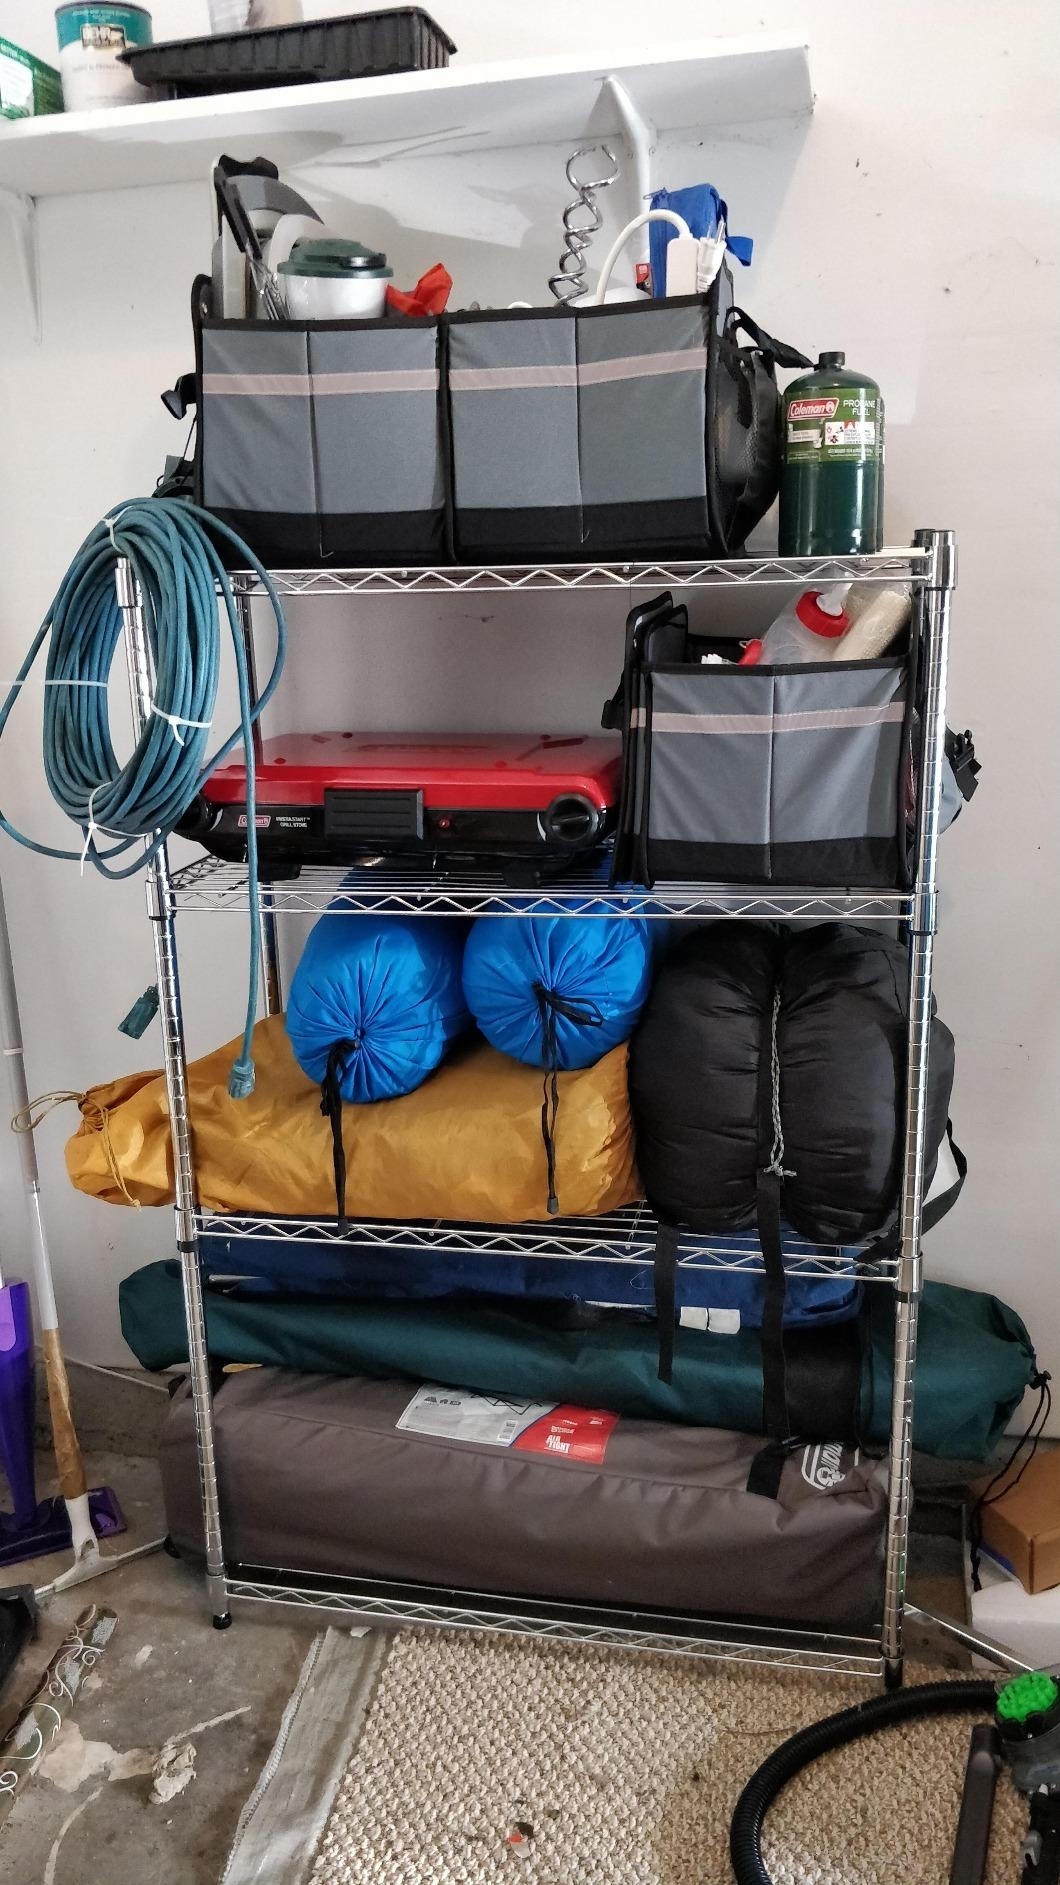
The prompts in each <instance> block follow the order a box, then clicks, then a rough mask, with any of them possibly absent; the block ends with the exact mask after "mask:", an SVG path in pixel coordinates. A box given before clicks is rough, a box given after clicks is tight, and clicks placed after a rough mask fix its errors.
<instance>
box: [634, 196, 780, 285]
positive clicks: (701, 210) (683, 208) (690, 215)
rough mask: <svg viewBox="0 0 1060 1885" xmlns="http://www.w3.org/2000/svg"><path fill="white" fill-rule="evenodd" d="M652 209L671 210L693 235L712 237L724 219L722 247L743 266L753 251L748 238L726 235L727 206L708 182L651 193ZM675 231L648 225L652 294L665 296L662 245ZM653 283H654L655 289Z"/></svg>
mask: <svg viewBox="0 0 1060 1885" xmlns="http://www.w3.org/2000/svg"><path fill="white" fill-rule="evenodd" d="M651 208H652V209H672V210H674V211H675V212H676V214H677V215H678V216H683V217H684V219H685V221H686V223H687V224H688V227H689V228H690V230H691V231H692V234H693V235H694V236H716V235H717V233H718V224H719V222H720V221H721V219H722V217H724V219H725V247H726V249H727V250H728V252H729V254H730V255H734V256H735V257H736V260H737V261H738V262H742V263H743V265H744V267H745V268H746V267H747V264H748V263H749V262H750V260H751V251H752V249H753V248H754V243H753V242H752V240H751V238H750V236H733V235H730V234H729V208H728V204H727V203H726V202H725V201H724V199H723V198H722V197H720V196H719V195H718V192H717V190H715V189H714V187H713V185H712V184H709V183H692V184H689V185H688V187H687V189H684V190H653V191H652V198H651ZM676 234H677V231H676V229H675V228H674V226H673V224H672V223H649V224H648V256H649V259H650V261H651V279H652V294H653V295H654V296H662V295H664V294H665V293H666V245H667V243H668V242H672V241H673V239H674V237H675V236H676ZM656 284H658V285H657V286H656Z"/></svg>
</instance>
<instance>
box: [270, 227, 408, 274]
mask: <svg viewBox="0 0 1060 1885" xmlns="http://www.w3.org/2000/svg"><path fill="white" fill-rule="evenodd" d="M278 272H279V273H280V274H281V275H331V276H338V277H340V278H345V279H346V280H349V279H350V278H351V277H352V278H353V279H354V280H355V281H379V280H380V279H382V278H384V277H386V276H390V275H392V274H393V273H394V271H393V269H392V268H388V267H387V265H386V256H385V255H384V254H383V253H382V252H381V250H379V249H366V248H365V246H364V244H363V242H350V241H348V240H347V238H346V237H345V236H316V237H314V236H303V237H302V238H301V239H300V241H298V242H296V243H295V245H294V248H293V249H292V250H291V253H290V255H289V256H288V258H287V260H286V262H281V263H280V267H279V271H278Z"/></svg>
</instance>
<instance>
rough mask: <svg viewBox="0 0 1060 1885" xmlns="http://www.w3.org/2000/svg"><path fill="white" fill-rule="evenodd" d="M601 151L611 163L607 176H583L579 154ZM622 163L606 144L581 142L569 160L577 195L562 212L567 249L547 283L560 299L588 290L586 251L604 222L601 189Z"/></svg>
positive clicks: (557, 298)
mask: <svg viewBox="0 0 1060 1885" xmlns="http://www.w3.org/2000/svg"><path fill="white" fill-rule="evenodd" d="M593 151H602V152H603V154H604V156H605V157H606V158H607V161H608V163H609V164H610V166H611V170H610V174H609V175H608V176H606V177H592V178H585V179H583V178H580V177H578V176H577V175H576V173H575V169H574V166H575V164H576V163H577V162H578V159H579V157H589V156H591V154H592V152H593ZM618 172H619V164H618V159H617V158H616V156H615V154H614V152H613V151H612V150H610V149H609V148H608V146H607V145H606V144H581V145H579V147H578V149H577V150H576V151H572V152H571V154H570V156H569V157H568V159H567V182H568V183H569V184H570V187H571V189H572V190H577V192H578V194H577V196H576V197H575V198H574V201H573V202H572V203H568V204H567V207H566V209H565V210H564V212H563V239H564V242H565V243H566V248H565V250H564V252H563V254H562V255H561V256H560V258H559V272H558V274H555V275H550V276H549V282H548V285H549V287H550V289H551V290H552V293H553V294H554V295H555V297H556V300H557V301H573V300H574V299H575V298H576V296H578V295H581V294H584V293H585V272H586V267H585V252H586V250H587V249H588V247H589V244H590V243H591V241H592V239H593V237H594V236H595V234H596V232H597V230H598V229H599V228H600V227H601V225H602V223H603V220H604V219H603V216H602V215H601V213H600V206H599V204H598V203H597V200H596V192H597V191H598V190H606V189H607V188H608V187H609V186H610V185H611V184H612V183H614V182H615V181H616V179H617V177H618Z"/></svg>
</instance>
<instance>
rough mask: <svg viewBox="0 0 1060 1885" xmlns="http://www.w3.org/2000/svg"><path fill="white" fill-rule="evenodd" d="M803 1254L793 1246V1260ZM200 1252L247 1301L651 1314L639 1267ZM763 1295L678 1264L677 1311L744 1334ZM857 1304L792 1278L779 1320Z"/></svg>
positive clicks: (834, 1283) (348, 1251)
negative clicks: (503, 1300) (722, 1318)
mask: <svg viewBox="0 0 1060 1885" xmlns="http://www.w3.org/2000/svg"><path fill="white" fill-rule="evenodd" d="M446 1228H447V1230H453V1231H458V1229H459V1227H458V1226H447V1227H446ZM787 1236H790V1233H786V1237H787ZM710 1242H711V1245H712V1247H713V1248H715V1249H719V1250H726V1251H729V1252H731V1254H732V1255H733V1257H735V1258H738V1257H740V1256H747V1255H751V1254H753V1253H755V1252H757V1250H758V1239H757V1237H756V1236H755V1233H754V1232H753V1231H741V1232H734V1233H732V1234H731V1235H729V1236H724V1237H712V1238H711V1239H710ZM809 1247H810V1246H808V1245H807V1244H806V1243H805V1242H800V1243H799V1246H798V1248H799V1252H800V1255H804V1254H805V1252H806V1250H807V1249H808V1248H809ZM201 1250H202V1261H203V1274H204V1276H205V1277H206V1278H207V1280H208V1281H211V1280H214V1279H220V1278H224V1279H225V1281H224V1283H223V1284H222V1285H221V1286H222V1287H226V1288H231V1289H233V1290H234V1291H235V1293H236V1294H238V1295H240V1296H247V1297H255V1298H256V1297H268V1296H307V1297H318V1296H339V1297H345V1298H351V1297H352V1298H355V1299H356V1298H357V1297H379V1298H389V1299H391V1300H395V1301H400V1300H407V1299H411V1298H413V1297H431V1296H433V1297H445V1296H459V1295H463V1294H473V1295H489V1296H511V1297H526V1298H531V1299H538V1300H540V1299H551V1300H552V1301H561V1302H597V1303H614V1304H617V1305H620V1306H622V1307H629V1308H637V1309H646V1310H649V1311H652V1310H654V1307H655V1296H654V1290H653V1283H652V1266H651V1264H650V1262H647V1261H645V1262H643V1263H642V1262H639V1261H634V1262H630V1261H629V1260H628V1259H627V1260H626V1261H624V1262H621V1263H604V1262H589V1261H585V1262H583V1261H582V1260H581V1259H580V1258H579V1259H577V1260H570V1261H564V1260H563V1259H562V1258H557V1257H549V1258H542V1257H519V1256H513V1255H511V1254H509V1253H504V1254H501V1255H496V1254H494V1253H492V1252H490V1251H487V1250H477V1251H473V1250H465V1251H441V1250H438V1249H434V1250H432V1251H431V1255H430V1260H429V1261H427V1262H425V1261H424V1256H423V1252H422V1251H419V1252H416V1251H409V1250H401V1249H395V1248H394V1247H393V1246H392V1245H387V1246H385V1247H384V1246H382V1245H380V1244H378V1243H374V1242H370V1241H368V1240H367V1239H363V1240H358V1239H356V1238H354V1237H349V1238H347V1239H346V1241H345V1242H344V1243H342V1244H341V1245H339V1244H332V1245H328V1244H297V1245H295V1244H291V1243H290V1242H288V1241H287V1240H286V1239H279V1238H274V1237H272V1238H270V1237H239V1238H226V1237H222V1236H214V1235H212V1234H207V1235H206V1236H205V1237H203V1238H202V1239H201ZM616 1254H617V1252H616ZM827 1254H828V1255H829V1256H834V1255H835V1252H834V1251H832V1250H829V1251H828V1252H827ZM843 1254H844V1255H847V1256H848V1257H849V1258H850V1259H851V1262H853V1260H854V1257H855V1255H856V1253H855V1252H854V1251H853V1250H851V1251H847V1252H844V1253H843ZM237 1279H238V1280H237ZM763 1289H764V1279H763V1278H762V1276H761V1275H758V1276H754V1275H748V1274H746V1273H741V1272H739V1271H732V1270H708V1269H705V1268H698V1267H695V1266H692V1265H689V1264H680V1265H678V1270H677V1302H678V1306H679V1307H682V1308H689V1309H691V1308H697V1309H706V1308H710V1309H739V1311H740V1318H741V1322H742V1324H743V1326H744V1327H746V1328H758V1327H760V1326H761V1320H762V1295H763ZM860 1301H861V1284H860V1283H859V1282H858V1281H857V1280H856V1278H855V1277H853V1276H852V1275H850V1274H849V1273H846V1274H844V1273H843V1272H840V1273H839V1274H837V1275H834V1276H826V1277H804V1276H792V1277H789V1278H788V1295H787V1305H786V1310H785V1317H784V1320H785V1322H786V1323H787V1325H788V1326H789V1327H793V1328H794V1327H805V1326H806V1325H807V1324H809V1323H813V1324H824V1323H829V1322H847V1321H849V1320H851V1319H852V1317H854V1316H855V1315H856V1314H857V1311H858V1306H859V1304H860Z"/></svg>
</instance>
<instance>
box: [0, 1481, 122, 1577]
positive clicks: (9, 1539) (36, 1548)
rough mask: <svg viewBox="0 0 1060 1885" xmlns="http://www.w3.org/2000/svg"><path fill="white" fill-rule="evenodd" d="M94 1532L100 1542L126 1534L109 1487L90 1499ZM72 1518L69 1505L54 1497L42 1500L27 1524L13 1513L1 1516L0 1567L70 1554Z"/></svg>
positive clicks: (91, 1494)
mask: <svg viewBox="0 0 1060 1885" xmlns="http://www.w3.org/2000/svg"><path fill="white" fill-rule="evenodd" d="M88 1510H89V1515H90V1517H91V1519H92V1530H93V1531H94V1532H95V1534H96V1537H97V1538H114V1537H116V1536H117V1534H118V1533H119V1532H123V1531H124V1530H125V1515H124V1513H123V1512H122V1509H121V1506H120V1505H119V1504H118V1500H117V1496H116V1494H115V1493H114V1492H113V1491H112V1490H111V1488H110V1486H97V1487H96V1489H95V1491H94V1492H90V1493H89V1495H88ZM72 1548H73V1540H72V1538H71V1536H70V1515H69V1513H68V1512H67V1510H66V1501H65V1500H64V1499H63V1498H62V1496H61V1494H59V1493H55V1494H54V1495H53V1497H52V1498H50V1499H42V1500H41V1502H40V1504H39V1505H38V1507H37V1509H36V1511H35V1512H34V1514H33V1516H32V1518H30V1519H28V1520H27V1521H26V1522H25V1523H24V1524H22V1523H19V1521H18V1519H17V1518H16V1517H15V1516H14V1515H13V1514H12V1513H10V1512H0V1565H7V1564H21V1563H22V1562H23V1561H24V1560H25V1559H26V1558H47V1557H50V1555H51V1553H52V1552H54V1551H70V1550H72Z"/></svg>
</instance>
